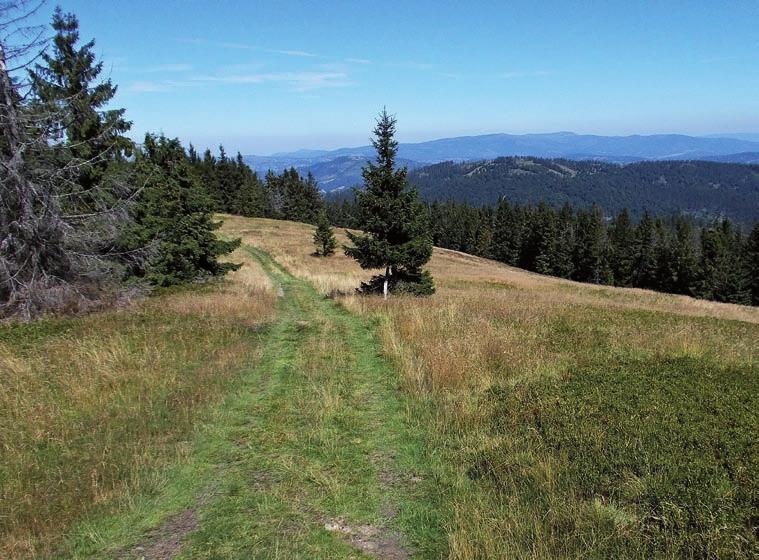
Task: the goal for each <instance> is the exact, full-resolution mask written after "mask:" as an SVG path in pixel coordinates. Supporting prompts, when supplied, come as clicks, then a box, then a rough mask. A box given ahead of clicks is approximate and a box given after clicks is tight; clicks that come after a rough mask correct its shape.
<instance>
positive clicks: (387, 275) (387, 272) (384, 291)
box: [382, 266, 390, 299]
mask: <svg viewBox="0 0 759 560" xmlns="http://www.w3.org/2000/svg"><path fill="white" fill-rule="evenodd" d="M389 280H390V267H389V266H388V267H385V283H384V285H383V286H382V297H383V298H385V299H387V285H388V281H389Z"/></svg>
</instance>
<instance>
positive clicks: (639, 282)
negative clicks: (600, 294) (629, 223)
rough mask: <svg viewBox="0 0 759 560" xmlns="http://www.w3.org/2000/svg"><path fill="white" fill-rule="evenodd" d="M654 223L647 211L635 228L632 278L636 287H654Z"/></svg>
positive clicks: (655, 280)
mask: <svg viewBox="0 0 759 560" xmlns="http://www.w3.org/2000/svg"><path fill="white" fill-rule="evenodd" d="M656 241H657V240H656V224H655V223H654V220H653V218H652V217H651V214H649V213H648V211H646V212H644V213H643V218H642V219H641V220H640V223H639V224H638V227H637V228H636V230H635V252H634V255H633V268H632V280H633V285H634V286H636V287H638V288H649V289H655V288H656V284H657V279H658V276H657V261H656Z"/></svg>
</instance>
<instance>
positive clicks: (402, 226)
mask: <svg viewBox="0 0 759 560" xmlns="http://www.w3.org/2000/svg"><path fill="white" fill-rule="evenodd" d="M395 127H396V119H395V118H394V117H391V116H390V115H388V113H387V111H386V110H383V111H382V113H381V114H380V115H379V118H378V119H377V124H376V126H375V128H374V139H373V140H372V145H373V146H374V149H375V150H376V151H377V158H376V163H372V162H368V163H367V165H366V167H365V168H364V170H363V177H364V189H363V190H360V191H357V192H356V202H357V204H358V208H359V213H360V215H359V224H358V225H359V227H360V229H362V230H363V232H364V233H362V234H355V233H352V232H350V231H349V232H347V235H348V238H349V239H350V241H351V242H352V243H353V245H352V246H348V247H346V248H345V254H346V255H348V256H349V257H353V258H354V259H356V261H358V263H359V265H360V266H361V268H364V269H377V268H380V269H384V274H381V275H377V276H375V277H374V278H373V279H372V280H371V281H370V282H368V283H364V284H362V285H361V288H360V291H362V292H381V293H383V294H384V295H385V297H387V294H388V293H389V292H409V293H413V294H416V295H428V294H431V293H433V292H434V284H433V281H432V276H431V275H430V274H429V272H427V271H425V270H423V268H422V267H423V266H424V265H425V264H426V263H427V261H429V260H430V257H431V256H432V236H431V233H430V228H429V223H428V221H427V213H426V212H425V210H424V207H423V206H422V204H421V203H420V202H419V199H418V195H417V192H416V190H415V189H411V188H409V186H408V181H407V179H406V175H407V170H406V168H405V167H403V168H401V169H396V168H395V158H396V155H397V153H398V142H397V141H396V140H395Z"/></svg>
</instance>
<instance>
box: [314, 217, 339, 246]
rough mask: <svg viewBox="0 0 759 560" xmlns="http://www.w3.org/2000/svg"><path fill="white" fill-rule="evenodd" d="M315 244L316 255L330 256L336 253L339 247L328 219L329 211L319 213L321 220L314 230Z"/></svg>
mask: <svg viewBox="0 0 759 560" xmlns="http://www.w3.org/2000/svg"><path fill="white" fill-rule="evenodd" d="M314 245H316V252H315V254H316V256H320V257H328V256H330V255H332V254H334V252H335V249H336V248H337V240H336V239H335V232H334V231H333V230H332V226H331V225H330V223H329V220H328V219H327V213H326V212H325V211H323V210H322V212H321V213H320V214H319V220H318V222H317V224H316V231H315V232H314Z"/></svg>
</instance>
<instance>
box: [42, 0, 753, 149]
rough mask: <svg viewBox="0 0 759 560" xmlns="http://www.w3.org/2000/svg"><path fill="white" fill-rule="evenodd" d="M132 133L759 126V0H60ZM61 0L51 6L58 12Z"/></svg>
mask: <svg viewBox="0 0 759 560" xmlns="http://www.w3.org/2000/svg"><path fill="white" fill-rule="evenodd" d="M60 4H61V7H62V8H63V9H64V11H70V12H73V13H75V14H76V15H77V16H78V18H79V20H80V30H81V36H82V38H83V39H90V38H95V40H96V51H97V53H98V55H99V56H100V57H101V59H102V61H103V62H104V68H105V70H104V73H105V74H107V75H108V76H109V77H110V78H111V79H112V80H113V81H114V83H116V84H117V85H118V86H119V90H118V95H117V98H116V100H115V104H116V105H118V106H121V107H125V108H126V109H127V116H128V118H129V119H130V120H132V121H133V123H134V125H133V130H132V135H133V136H134V137H135V138H137V139H139V138H141V137H142V136H143V135H144V134H145V132H147V131H153V132H163V133H165V134H166V135H168V136H172V137H174V136H178V137H179V138H180V139H182V141H183V142H185V143H187V142H193V143H194V144H195V145H196V147H199V148H201V149H202V148H205V147H206V146H216V145H218V144H220V143H223V144H224V146H225V148H226V149H227V151H228V152H233V153H234V152H236V151H241V152H242V153H243V154H270V153H274V152H282V151H291V150H297V149H303V148H307V149H331V148H338V147H343V146H355V145H363V144H366V143H368V138H369V136H370V132H371V128H372V124H373V119H374V117H375V116H376V114H377V113H378V111H380V110H381V109H382V107H383V106H385V107H387V109H388V111H389V112H391V113H393V114H395V115H396V116H397V118H398V138H399V139H400V140H401V141H405V142H415V141H423V140H430V139H434V138H443V137H450V136H462V135H470V134H484V133H492V132H507V133H514V134H521V133H529V132H556V131H572V132H577V133H594V134H609V135H626V134H655V133H683V134H695V135H700V134H717V133H728V132H730V133H739V132H752V133H756V132H759V1H756V0H752V1H745V2H732V1H729V0H724V1H716V0H715V1H705V0H702V1H688V2H686V1H682V2H676V1H664V0H663V1H656V2H654V1H650V2H646V1H635V2H630V1H629V0H627V1H619V2H618V1H616V0H608V1H601V0H598V1H583V2H580V1H576V2H571V1H565V2H554V1H549V0H545V1H540V2H535V1H534V0H533V1H529V2H527V1H524V2H523V1H510V2H507V1H505V0H502V1H496V2H476V1H470V2H447V1H445V0H437V1H430V2H427V1H412V0H407V1H399V2H396V1H383V2H369V1H363V0H354V1H351V2H331V1H329V0H321V1H315V2H290V1H285V0H280V1H273V2H267V1H264V0H257V1H242V0H240V1H232V0H215V1H210V2H209V1H208V0H202V1H201V0H182V1H179V0H129V1H125V0H60ZM54 5H55V4H49V5H48V6H46V7H45V8H44V12H45V13H44V14H43V15H44V16H45V19H47V16H48V15H49V14H50V13H52V9H53V7H54Z"/></svg>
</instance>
